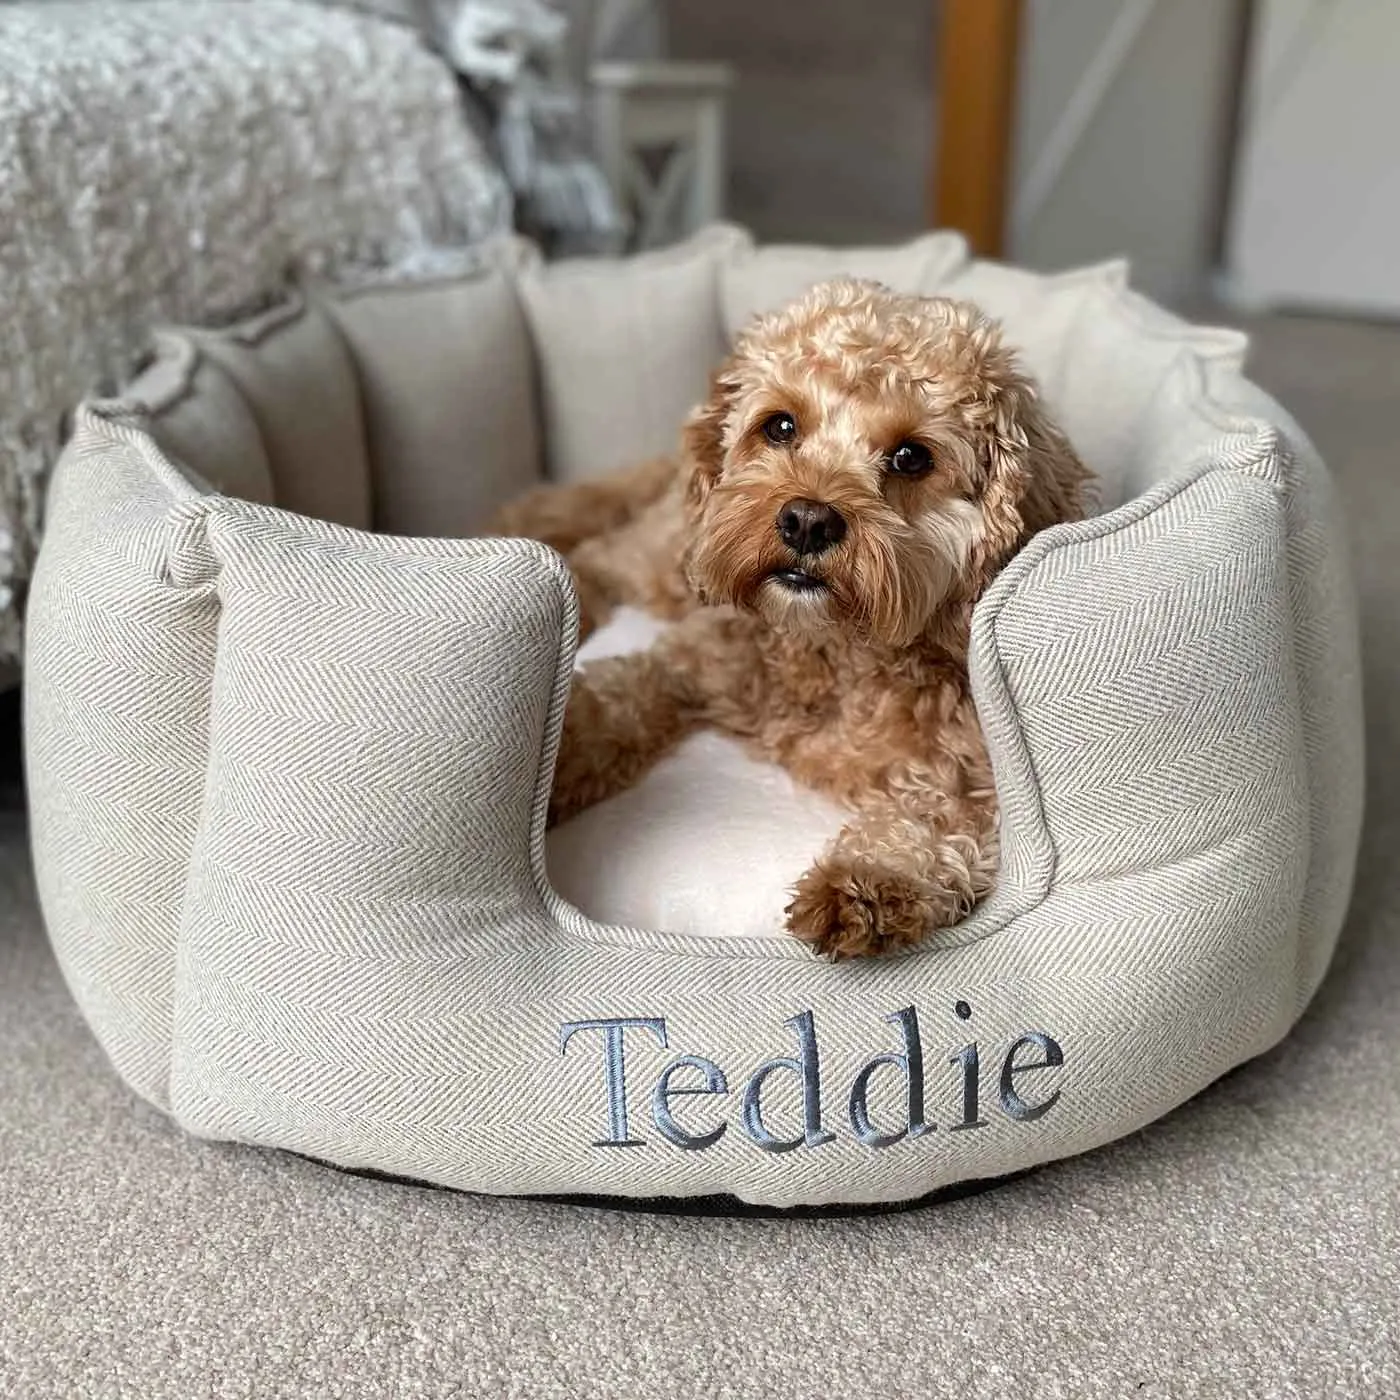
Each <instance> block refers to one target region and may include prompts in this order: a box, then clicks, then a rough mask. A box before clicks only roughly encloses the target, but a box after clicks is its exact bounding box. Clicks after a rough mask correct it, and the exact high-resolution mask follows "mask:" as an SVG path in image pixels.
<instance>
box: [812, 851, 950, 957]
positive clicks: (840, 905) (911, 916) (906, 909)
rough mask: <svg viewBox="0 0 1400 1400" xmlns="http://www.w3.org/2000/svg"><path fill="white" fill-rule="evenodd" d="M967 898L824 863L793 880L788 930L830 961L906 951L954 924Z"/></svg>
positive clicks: (869, 869)
mask: <svg viewBox="0 0 1400 1400" xmlns="http://www.w3.org/2000/svg"><path fill="white" fill-rule="evenodd" d="M971 903H972V900H971V897H970V895H968V896H964V895H963V894H961V893H959V892H958V891H955V890H950V889H944V888H940V887H937V886H929V885H925V884H922V883H920V882H919V881H917V880H915V879H913V878H911V877H910V876H908V875H905V874H903V873H901V872H900V871H896V870H887V869H881V868H880V867H878V866H871V865H866V864H861V865H846V864H838V863H837V862H834V861H823V862H822V863H821V864H819V865H816V866H814V867H813V868H812V869H811V870H809V871H808V872H807V873H806V874H805V875H804V876H803V877H802V878H801V879H800V880H799V881H798V882H797V886H796V889H795V890H794V891H793V900H792V903H791V904H789V905H788V907H787V926H788V931H789V932H790V933H791V934H793V935H794V936H795V937H797V938H800V939H802V940H803V942H805V943H810V944H812V946H813V947H814V948H815V949H816V950H817V952H819V953H821V954H822V955H823V956H825V957H828V958H830V959H831V960H832V961H833V962H839V961H840V960H841V959H843V958H866V957H872V956H874V955H875V954H877V953H888V952H892V951H894V950H895V949H897V948H907V947H909V945H910V944H913V943H918V942H920V941H921V940H922V939H924V938H926V937H927V936H928V935H929V934H930V933H932V932H933V930H934V929H938V928H946V927H947V926H948V925H949V924H953V923H956V922H957V921H958V919H960V918H961V917H962V916H963V914H965V913H966V912H967V910H968V908H969V907H970V906H971Z"/></svg>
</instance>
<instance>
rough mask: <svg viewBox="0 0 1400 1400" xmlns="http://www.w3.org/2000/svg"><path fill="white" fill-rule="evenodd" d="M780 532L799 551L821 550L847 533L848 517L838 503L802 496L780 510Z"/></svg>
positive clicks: (783, 538)
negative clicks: (838, 506)
mask: <svg viewBox="0 0 1400 1400" xmlns="http://www.w3.org/2000/svg"><path fill="white" fill-rule="evenodd" d="M778 534H779V536H780V537H781V539H782V541H783V543H784V544H785V545H787V547H788V548H789V549H790V550H792V551H793V552H794V553H796V554H820V553H821V552H822V551H823V550H826V549H830V548H831V547H832V546H833V545H837V544H840V543H841V541H842V540H843V539H844V538H845V536H846V518H845V516H843V515H842V514H841V512H840V511H839V510H837V509H836V507H835V506H829V505H826V504H824V503H823V502H821V501H809V500H807V498H806V497H805V496H799V497H798V498H797V499H796V500H794V501H789V502H788V503H787V505H785V506H784V507H783V508H782V510H780V511H779V512H778Z"/></svg>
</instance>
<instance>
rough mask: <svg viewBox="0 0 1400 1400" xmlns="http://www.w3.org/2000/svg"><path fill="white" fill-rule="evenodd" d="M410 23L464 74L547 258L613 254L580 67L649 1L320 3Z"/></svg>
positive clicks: (607, 193)
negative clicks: (570, 254) (592, 145)
mask: <svg viewBox="0 0 1400 1400" xmlns="http://www.w3.org/2000/svg"><path fill="white" fill-rule="evenodd" d="M319 3H321V4H323V5H348V6H350V7H351V8H353V9H358V10H363V11H365V12H368V13H370V14H375V15H379V16H381V17H382V18H385V19H392V20H396V21H397V22H399V23H401V24H407V25H411V26H412V27H413V28H415V29H417V30H418V31H419V32H420V33H421V34H422V35H423V36H424V37H425V38H426V39H427V41H428V42H429V43H430V44H432V45H433V47H434V48H435V49H436V50H437V51H438V52H439V53H440V54H441V55H442V56H443V58H444V59H445V60H446V61H447V62H448V63H449V64H451V65H452V67H453V68H454V69H455V70H456V71H457V72H458V73H460V74H461V75H462V77H463V79H464V80H465V81H466V83H467V85H468V88H469V90H470V92H471V94H472V96H473V97H474V99H475V104H474V105H475V108H476V111H477V112H478V114H479V118H480V120H481V122H482V124H483V127H484V129H485V130H486V131H487V133H488V134H489V136H490V138H491V139H492V142H493V145H494V149H495V154H496V156H497V159H498V160H499V161H500V164H501V168H502V170H503V171H504V173H505V176H506V178H507V179H508V180H509V182H510V186H511V190H512V193H513V194H514V196H515V206H516V226H517V227H518V228H519V229H520V230H521V231H522V232H525V233H528V234H529V235H530V236H531V237H532V238H534V239H536V240H537V241H538V242H539V243H541V244H542V245H543V246H544V247H545V249H546V250H547V251H549V252H551V253H555V254H560V253H596V252H609V251H616V250H618V249H619V248H620V247H621V244H622V241H623V239H624V236H625V228H624V225H623V219H622V216H621V214H620V212H619V210H618V208H617V204H616V202H615V200H614V199H613V195H612V191H611V190H610V189H609V187H608V183H607V181H606V179H605V178H604V176H603V173H602V171H601V170H600V169H599V168H598V166H597V164H596V163H595V162H594V160H593V158H592V155H591V153H590V149H589V147H590V140H589V132H588V123H587V113H586V111H585V108H584V102H583V85H584V79H585V73H584V71H583V70H584V68H585V67H586V65H587V62H588V59H589V58H590V57H592V56H594V55H595V54H597V53H598V52H599V51H600V50H606V49H608V48H610V47H612V46H613V45H614V44H615V43H616V42H617V40H618V38H619V36H621V35H623V32H624V31H626V30H630V29H632V28H635V27H636V25H637V23H638V22H639V20H640V19H641V18H642V17H644V16H645V14H646V12H647V11H648V10H649V9H650V3H649V0H319Z"/></svg>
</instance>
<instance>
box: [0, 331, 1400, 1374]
mask: <svg viewBox="0 0 1400 1400" xmlns="http://www.w3.org/2000/svg"><path fill="white" fill-rule="evenodd" d="M1256 370H1257V373H1258V376H1259V377H1260V378H1261V379H1262V380H1263V381H1264V382H1265V383H1266V384H1268V385H1269V386H1270V387H1271V388H1273V389H1274V390H1275V391H1276V392H1278V393H1279V394H1280V396H1281V397H1283V398H1284V399H1285V400H1286V401H1288V402H1289V403H1290V404H1291V405H1292V406H1293V407H1294V409H1295V411H1296V412H1297V413H1298V415H1299V416H1300V417H1301V418H1302V419H1303V421H1304V423H1305V424H1307V425H1308V426H1309V427H1310V429H1311V430H1312V431H1313V433H1314V434H1315V436H1316V437H1317V438H1318V440H1319V442H1320V444H1321V445H1322V447H1323V449H1324V451H1325V452H1326V453H1327V454H1328V455H1329V457H1330V460H1331V461H1332V462H1333V463H1334V466H1335V468H1336V470H1337V472H1338V474H1339V475H1340V477H1341V479H1342V482H1343V486H1344V489H1345V491H1346V494H1347V497H1348V499H1349V502H1350V505H1351V512H1352V516H1353V519H1354V521H1355V527H1356V538H1357V543H1358V571H1359V575H1360V578H1361V582H1362V596H1363V599H1364V606H1365V630H1366V643H1367V658H1368V668H1369V671H1368V700H1369V705H1370V716H1369V722H1370V731H1371V735H1370V737H1371V814H1370V819H1369V825H1368V830H1367V835H1366V840H1365V849H1364V851H1363V854H1362V861H1361V870H1360V879H1359V884H1358V889H1357V897H1356V903H1355V907H1354V909H1353V912H1352V917H1351V920H1350V923H1349V925H1348V927H1347V930H1346V932H1345V934H1344V935H1343V940H1342V944H1341V948H1340V950H1339V953H1338V956H1337V960H1336V964H1335V966H1334V969H1333V972H1332V974H1331V976H1330V977H1329V978H1328V980H1327V982H1326V984H1325V985H1324V987H1323V989H1322V992H1321V994H1320V995H1319V997H1318V998H1317V1001H1316V1002H1315V1004H1314V1006H1313V1007H1312V1009H1311V1010H1310V1011H1309V1013H1308V1014H1307V1016H1306V1018H1305V1019H1304V1021H1303V1023H1302V1025H1301V1026H1300V1027H1299V1028H1298V1030H1297V1032H1296V1033H1295V1034H1294V1035H1293V1036H1292V1037H1291V1038H1290V1039H1289V1040H1288V1041H1287V1042H1286V1043H1285V1044H1284V1045H1283V1046H1282V1047H1281V1048H1280V1049H1279V1050H1277V1051H1276V1052H1275V1053H1273V1054H1272V1055H1270V1056H1268V1057H1267V1058H1266V1059H1265V1060H1263V1061H1260V1062H1257V1063H1255V1064H1253V1065H1251V1066H1247V1067H1246V1068H1245V1069H1243V1070H1241V1071H1239V1072H1238V1073H1236V1074H1235V1075H1233V1076H1232V1077H1231V1078H1229V1079H1228V1080H1227V1081H1225V1082H1224V1083H1221V1084H1219V1085H1217V1086H1216V1087H1215V1088H1214V1089H1213V1090H1211V1091H1209V1092H1208V1093H1206V1094H1204V1095H1203V1096H1201V1098H1199V1099H1198V1100H1196V1101H1195V1102H1194V1103H1192V1104H1190V1105H1188V1106H1187V1107H1186V1108H1184V1109H1182V1110H1180V1111H1179V1112H1178V1113H1176V1114H1174V1115H1173V1116H1172V1117H1171V1118H1169V1119H1168V1120H1166V1121H1164V1122H1162V1123H1159V1124H1157V1125H1155V1126H1154V1127H1152V1128H1151V1129H1149V1130H1148V1131H1146V1132H1144V1133H1141V1134H1139V1135H1138V1136H1136V1137H1134V1138H1132V1139H1131V1140H1129V1141H1126V1142H1123V1143H1120V1144H1118V1145H1116V1146H1114V1147H1111V1148H1108V1149H1106V1150H1104V1151H1101V1152H1098V1153H1095V1154H1093V1155H1091V1156H1089V1157H1086V1158H1081V1159H1078V1160H1076V1161H1072V1162H1067V1163H1062V1164H1060V1165H1058V1166H1055V1167H1051V1168H1048V1169H1046V1170H1044V1171H1042V1172H1040V1173H1038V1174H1037V1175H1035V1176H1032V1177H1029V1178H1025V1179H1022V1180H1020V1181H1017V1182H1014V1183H1012V1184H1010V1185H1007V1186H1004V1187H1002V1188H1000V1189H997V1190H995V1191H992V1192H989V1193H987V1194H984V1195H981V1196H977V1197H975V1198H972V1199H968V1200H963V1201H958V1202H955V1203H952V1204H946V1205H942V1206H938V1207H933V1208H929V1209H924V1210H920V1211H916V1212H912V1213H907V1214H903V1215H894V1216H883V1217H872V1218H856V1219H849V1218H847V1219H830V1220H805V1219H804V1220H744V1219H697V1218H689V1217H679V1216H669V1217H668V1216H648V1215H638V1214H632V1213H620V1212H610V1211H599V1210H593V1209H583V1208H576V1207H569V1206H560V1205H546V1204H538V1203H531V1202H518V1201H494V1200H483V1199H473V1198H467V1197H460V1196H452V1195H448V1194H444V1193H438V1192H433V1191H427V1190H420V1189H416V1188H412V1187H406V1186H399V1185H394V1184H387V1183H383V1182H377V1181H370V1180H364V1179H359V1178H354V1177H350V1176H346V1175H342V1174H340V1173H337V1172H334V1171H331V1170H328V1169H325V1168H322V1167H319V1166H316V1165H314V1164H312V1163H309V1162H304V1161H300V1160H297V1159H294V1158H291V1157H286V1156H277V1155H273V1154H270V1153H261V1152H255V1151H248V1150H243V1149H236V1148H227V1147H211V1146H207V1145H204V1144H201V1143H197V1142H194V1141H191V1140H188V1139H186V1138H184V1137H182V1136H181V1135H180V1134H179V1133H177V1132H176V1131H175V1130H174V1129H173V1128H171V1127H170V1126H169V1125H168V1124H167V1123H165V1122H164V1121H163V1120H162V1119H161V1118H159V1117H158V1116H157V1115H156V1114H154V1113H153V1112H151V1111H149V1110H147V1109H145V1108H143V1107H142V1106H140V1105H139V1104H137V1103H135V1102H133V1100H132V1099H131V1098H130V1097H129V1095H127V1094H126V1092H125V1091H124V1090H123V1089H122V1088H121V1086H120V1085H119V1084H118V1083H117V1082H116V1081H115V1080H114V1079H113V1077H112V1076H111V1075H110V1073H108V1072H107V1070H106V1069H105V1066H104V1064H103V1061H102V1058H101V1056H100V1054H99V1053H98V1051H97V1049H96V1047H95V1046H94V1044H93V1042H92V1041H91V1039H90V1038H89V1036H88V1035H87V1034H86V1032H85V1030H84V1028H83V1026H82V1024H81V1022H80V1021H79V1019H78V1016H77V1014H76V1012H75V1011H74V1010H73V1008H72V1006H71V1004H70V1002H69V1000H68V998H67V995H66V993H65V991H64V989H63V987H62V985H61V983H60V980H59V978H58V975H57V973H56V970H55V968H54V965H53V962H52V960H51V958H50V956H49V954H48V952H47V950H46V947H45V945H44V943H43V939H42V934H41V932H40V930H39V926H38V921H37V916H36V914H35V911H34V907H33V902H32V893H31V888H30V882H29V877H28V873H27V865H26V855H25V852H24V847H23V828H22V818H21V817H20V815H19V814H18V813H11V814H10V815H9V816H8V817H3V818H0V1396H4V1397H7V1400H8V1397H21V1400H30V1397H51V1396H52V1397H69V1396H132V1397H140V1400H165V1397H170V1400H199V1397H204V1396H230V1397H231V1396H240V1397H259V1400H262V1398H263V1397H278V1396H346V1397H377V1396H389V1397H398V1396H405V1397H414V1396H492V1397H494V1396H515V1395H519V1396H560V1397H566V1396H567V1397H572V1396H600V1397H633V1396H652V1395H664V1396H682V1397H689V1396H731V1395H732V1396H750V1395H752V1396H758V1395H775V1396H784V1397H787V1396H797V1397H807V1396H811V1397H816V1396H826V1395H832V1394H851V1395H889V1396H904V1395H909V1396H921V1397H923V1396H960V1397H961V1396H992V1397H1007V1400H1020V1397H1024V1396H1036V1395H1044V1396H1067V1397H1100V1396H1103V1397H1124V1396H1127V1397H1185V1396H1209V1397H1223V1396H1229V1397H1253V1396H1319V1397H1320V1396H1334V1395H1335V1396H1348V1397H1352V1396H1360V1397H1367V1396H1376V1397H1387V1396H1397V1395H1400V908H1398V907H1397V906H1400V860H1397V859H1396V856H1395V847H1396V844H1397V837H1400V831H1398V830H1397V822H1398V821H1400V792H1397V787H1396V784H1395V781H1394V775H1395V772H1396V768H1397V762H1396V760H1397V752H1398V750H1397V744H1398V743H1400V735H1397V725H1396V719H1395V703H1394V701H1393V698H1392V697H1393V696H1395V695H1396V694H1400V660H1397V655H1396V650H1395V646H1394V638H1395V636H1396V634H1397V629H1400V462H1397V456H1398V455H1400V454H1397V452H1396V449H1395V445H1394V444H1395V432H1394V427H1393V422H1392V420H1393V416H1394V410H1393V407H1392V405H1393V403H1394V402H1395V401H1396V399H1397V391H1400V330H1393V329H1391V330H1387V329H1378V328H1369V327H1364V326H1355V325H1346V324H1339V323H1324V322H1310V321H1277V320H1276V321H1271V322H1268V323H1266V324H1265V325H1264V326H1263V327H1261V329H1260V339H1259V347H1258V357H1257V361H1256ZM0 786H3V784H0Z"/></svg>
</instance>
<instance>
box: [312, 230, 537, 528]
mask: <svg viewBox="0 0 1400 1400" xmlns="http://www.w3.org/2000/svg"><path fill="white" fill-rule="evenodd" d="M537 261H538V254H537V253H536V252H535V250H534V249H533V247H532V246H531V245H529V244H528V243H525V242H524V241H523V240H517V239H511V240H505V241H502V242H499V243H494V244H491V245H488V246H487V247H486V248H484V249H482V250H481V251H480V253H479V254H478V256H477V258H476V260H475V262H476V265H475V267H473V268H471V269H470V270H466V271H464V272H463V273H461V274H460V275H457V276H452V277H443V278H440V279H432V280H427V281H417V282H415V283H414V284H412V285H399V284H398V283H396V282H392V281H390V282H387V283H382V284H380V285H367V286H363V287H359V288H356V289H353V290H348V291H342V292H341V293H340V294H338V295H335V296H331V295H327V296H326V297H325V298H324V299H318V304H319V305H320V308H321V310H322V311H323V312H324V314H325V315H327V316H328V317H329V318H330V319H331V320H332V321H333V322H334V323H335V324H336V325H337V326H338V327H339V328H340V330H341V332H342V334H343V335H344V337H345V340H346V342H347V344H348V345H349V347H350V351H351V354H352V357H353V361H354V367H355V372H356V375H357V377H358V380H359V386H360V398H361V403H362V407H363V413H364V428H365V437H366V443H367V446H368V449H369V469H370V476H371V479H372V482H373V494H374V524H375V528H376V529H379V530H388V531H390V532H392V533H395V534H433V535H469V534H473V533H476V532H479V531H480V530H482V529H483V528H484V527H485V525H486V522H487V519H488V518H489V516H490V515H491V514H492V513H493V512H494V511H495V510H496V509H497V508H498V507H499V506H500V505H502V504H503V503H504V502H505V501H506V500H508V499H509V498H510V497H511V496H513V495H517V494H519V493H520V492H521V491H524V490H525V489H526V488H527V487H529V486H531V485H534V484H535V483H536V482H537V481H538V480H539V479H540V477H541V475H542V471H543V462H542V447H541V431H540V427H539V408H538V404H537V401H536V390H535V379H536V376H535V366H534V356H533V353H532V349H531V344H530V333H529V330H528V328H527V326H526V323H525V317H524V314H523V312H522V310H521V307H520V301H519V298H518V297H517V295H516V292H515V288H514V284H513V278H514V276H516V275H519V274H520V272H521V271H522V270H524V269H527V268H533V267H534V266H535V264H536V263H537Z"/></svg>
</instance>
